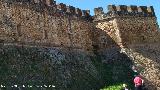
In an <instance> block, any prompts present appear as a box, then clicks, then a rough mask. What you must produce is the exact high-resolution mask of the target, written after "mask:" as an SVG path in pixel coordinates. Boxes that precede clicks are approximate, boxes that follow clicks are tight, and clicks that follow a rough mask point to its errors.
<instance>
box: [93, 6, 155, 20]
mask: <svg viewBox="0 0 160 90" xmlns="http://www.w3.org/2000/svg"><path fill="white" fill-rule="evenodd" d="M94 13H95V20H103V19H108V18H112V17H118V16H124V17H125V16H126V17H130V16H131V17H133V16H136V17H155V12H154V9H153V6H149V7H147V6H134V5H131V6H126V5H118V6H115V5H108V12H107V13H104V11H103V8H102V7H98V8H95V9H94Z"/></svg>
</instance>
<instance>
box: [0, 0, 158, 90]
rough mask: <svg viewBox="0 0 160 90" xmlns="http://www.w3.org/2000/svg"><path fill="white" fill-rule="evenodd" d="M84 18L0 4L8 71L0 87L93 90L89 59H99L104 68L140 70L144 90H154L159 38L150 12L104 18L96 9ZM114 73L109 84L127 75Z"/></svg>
mask: <svg viewBox="0 0 160 90" xmlns="http://www.w3.org/2000/svg"><path fill="white" fill-rule="evenodd" d="M89 12H90V11H89V10H81V9H79V8H75V7H73V6H66V5H65V4H63V3H60V4H56V2H55V1H53V0H0V43H1V44H0V45H1V48H0V53H1V57H0V60H1V61H2V62H3V64H2V67H3V68H5V69H4V71H5V70H6V68H7V70H8V71H7V72H4V74H3V75H5V76H6V77H5V78H6V79H3V81H2V82H1V84H6V83H7V84H8V85H11V84H12V83H13V82H14V81H16V82H15V84H16V83H20V84H28V83H34V84H40V83H41V82H42V81H43V83H48V84H49V83H52V84H55V86H57V88H56V89H57V90H64V88H65V89H67V90H72V89H73V90H75V89H76V90H81V89H82V88H86V86H87V87H88V88H86V90H93V89H95V88H96V89H97V88H99V86H97V85H96V84H97V82H99V83H102V81H101V79H102V78H101V74H100V73H99V72H98V70H97V69H96V67H95V65H94V64H93V63H92V59H91V57H94V58H95V57H96V58H97V57H98V56H100V57H99V58H98V60H99V59H100V60H101V61H102V62H103V63H108V62H112V61H113V62H122V63H123V64H120V63H119V64H120V66H123V65H124V66H125V65H127V68H129V69H131V68H132V66H135V67H136V68H140V70H137V71H138V72H139V73H140V74H141V75H142V76H143V77H144V79H145V81H146V82H147V83H146V86H147V87H148V88H149V90H158V89H159V88H160V86H159V85H160V76H159V72H160V69H159V67H160V64H159V63H160V62H159V61H160V57H159V52H160V50H159V49H158V47H159V45H160V43H159V41H160V33H159V30H158V29H159V27H158V24H157V18H156V16H155V12H154V9H153V7H152V6H149V7H146V6H139V7H138V6H125V5H119V6H115V5H108V12H107V13H104V12H103V8H101V7H98V8H95V9H94V12H95V15H94V16H91V15H90V14H89ZM124 55H125V56H126V57H124ZM37 57H38V58H37ZM127 57H129V59H128V58H127ZM122 60H124V61H122ZM127 60H128V61H129V60H131V62H132V64H127V63H128V61H127ZM117 67H118V66H117ZM117 67H116V66H115V67H113V69H114V70H113V72H111V73H113V76H112V77H113V80H114V81H116V80H117V78H115V77H117V75H118V74H121V73H126V72H125V70H124V71H123V70H122V72H121V71H120V70H118V69H115V68H117ZM125 67H126V66H125ZM3 68H1V69H2V70H1V71H3ZM24 70H27V71H26V72H23V71H24ZM37 70H38V71H37ZM15 72H16V73H15ZM42 72H43V73H42ZM115 72H116V73H115ZM118 72H119V73H118ZM17 73H18V74H17ZM3 75H2V76H3ZM45 75H46V76H45ZM78 75H80V76H81V77H77V76H78ZM2 76H1V79H2ZM83 76H84V77H83ZM18 77H20V78H18ZM24 77H25V78H24ZM31 77H33V78H31ZM48 77H50V78H48ZM37 78H39V79H37ZM119 78H121V77H119ZM8 81H11V82H8ZM89 81H92V82H93V83H88V82H89ZM61 85H63V86H61ZM75 85H77V86H75ZM93 86H94V87H93ZM96 89H95V90H96Z"/></svg>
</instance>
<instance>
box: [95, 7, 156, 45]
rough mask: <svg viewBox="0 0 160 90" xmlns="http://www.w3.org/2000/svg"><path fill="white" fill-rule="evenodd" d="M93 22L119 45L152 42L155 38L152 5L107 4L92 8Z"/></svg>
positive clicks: (154, 19) (154, 20)
mask: <svg viewBox="0 0 160 90" xmlns="http://www.w3.org/2000/svg"><path fill="white" fill-rule="evenodd" d="M94 12H95V16H94V23H95V25H96V27H97V28H100V29H102V30H104V31H105V32H106V33H107V34H108V35H109V36H110V37H111V38H113V40H114V41H115V42H116V43H117V44H118V45H119V46H121V47H124V46H128V45H130V44H139V43H153V42H156V40H157V37H156V36H157V35H156V34H157V32H158V24H157V18H156V16H155V12H154V9H153V6H149V7H147V6H133V5H132V6H126V5H119V6H115V5H108V12H107V13H104V12H103V8H101V7H98V8H95V9H94Z"/></svg>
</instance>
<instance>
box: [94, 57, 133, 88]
mask: <svg viewBox="0 0 160 90" xmlns="http://www.w3.org/2000/svg"><path fill="white" fill-rule="evenodd" d="M92 62H93V64H94V65H95V66H96V68H97V71H99V73H100V75H101V79H102V80H103V86H102V87H101V89H100V90H121V89H122V88H123V87H122V85H123V84H127V86H128V87H129V89H131V90H132V89H133V88H134V84H133V76H134V74H133V71H132V70H131V69H130V68H129V66H130V65H132V62H130V60H129V59H128V58H127V57H125V56H123V58H122V60H118V61H116V62H109V63H102V62H101V61H100V58H99V57H97V58H96V59H93V60H92ZM115 77H116V78H115Z"/></svg>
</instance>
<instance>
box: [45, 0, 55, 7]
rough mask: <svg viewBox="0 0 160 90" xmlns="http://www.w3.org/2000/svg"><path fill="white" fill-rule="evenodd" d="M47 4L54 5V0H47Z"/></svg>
mask: <svg viewBox="0 0 160 90" xmlns="http://www.w3.org/2000/svg"><path fill="white" fill-rule="evenodd" d="M46 5H48V6H52V5H54V2H53V0H46Z"/></svg>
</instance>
